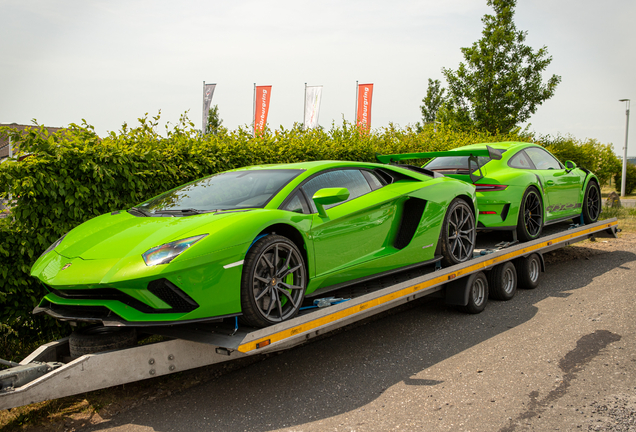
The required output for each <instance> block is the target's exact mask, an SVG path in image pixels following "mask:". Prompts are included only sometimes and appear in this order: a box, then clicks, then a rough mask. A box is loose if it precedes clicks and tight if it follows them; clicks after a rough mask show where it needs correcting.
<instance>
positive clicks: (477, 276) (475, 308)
mask: <svg viewBox="0 0 636 432" xmlns="http://www.w3.org/2000/svg"><path fill="white" fill-rule="evenodd" d="M466 289H467V290H468V304H467V305H466V306H460V307H459V310H461V311H462V312H465V313H469V314H478V313H480V312H482V311H483V310H484V309H485V308H486V303H488V279H487V278H486V275H485V274H484V272H479V273H474V274H472V275H470V276H469V277H467V278H466Z"/></svg>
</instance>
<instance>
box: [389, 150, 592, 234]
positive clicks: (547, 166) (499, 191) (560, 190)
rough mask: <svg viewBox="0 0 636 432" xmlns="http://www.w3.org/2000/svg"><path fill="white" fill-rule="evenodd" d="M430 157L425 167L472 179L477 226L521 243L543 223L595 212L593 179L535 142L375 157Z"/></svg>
mask: <svg viewBox="0 0 636 432" xmlns="http://www.w3.org/2000/svg"><path fill="white" fill-rule="evenodd" d="M431 157H432V158H433V159H432V160H430V161H429V162H428V163H427V164H426V165H425V168H426V169H429V170H431V171H433V172H436V173H441V174H443V175H445V176H448V177H453V178H457V179H460V180H464V181H467V182H472V183H474V185H475V187H476V191H477V202H478V207H479V222H478V226H477V229H478V230H510V231H512V232H513V234H514V236H515V238H518V239H519V240H521V241H529V240H533V239H535V238H537V237H539V235H541V230H542V229H543V227H544V226H545V225H549V224H553V223H556V222H560V221H563V220H569V219H573V220H574V222H575V223H580V224H581V225H582V224H588V223H592V222H596V220H597V219H598V217H599V215H600V212H601V191H600V187H599V181H598V179H597V178H596V176H595V175H594V174H592V173H591V172H590V171H588V170H586V169H583V168H578V167H577V166H576V164H575V163H574V162H572V161H566V163H565V166H563V164H561V162H559V161H558V160H557V159H556V158H555V157H554V156H553V155H552V154H550V152H548V151H547V150H545V149H544V148H543V147H541V146H539V145H537V144H530V143H523V142H503V143H494V144H473V145H469V146H465V147H459V148H456V149H454V150H450V151H445V152H429V153H414V154H408V155H387V156H380V157H379V159H380V160H381V161H384V162H391V161H393V162H395V161H399V160H406V159H419V158H431Z"/></svg>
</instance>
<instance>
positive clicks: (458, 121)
mask: <svg viewBox="0 0 636 432" xmlns="http://www.w3.org/2000/svg"><path fill="white" fill-rule="evenodd" d="M488 5H489V6H492V7H493V9H494V11H495V15H488V14H487V15H484V17H483V18H482V22H483V23H484V29H483V31H482V35H483V36H482V38H481V39H479V40H478V41H477V42H475V43H473V45H472V46H471V47H468V48H462V49H461V51H462V53H463V54H464V59H465V63H464V62H461V63H460V64H459V67H458V68H457V70H456V71H454V70H452V69H447V68H443V69H442V72H443V73H444V77H445V78H446V81H447V82H448V101H447V102H446V103H445V104H444V105H443V106H442V107H441V108H440V112H439V113H438V115H439V116H440V118H438V120H440V121H444V122H447V123H450V124H451V125H456V126H459V127H462V128H466V127H470V128H476V129H478V130H482V131H487V132H490V133H493V134H494V133H497V132H501V133H508V132H510V131H511V130H513V129H514V128H515V127H517V125H518V124H519V123H522V122H524V121H526V120H528V119H529V118H530V116H531V115H532V114H534V113H535V112H536V110H537V108H538V106H539V105H541V104H542V103H543V102H544V101H545V100H547V99H549V98H551V97H552V96H553V95H554V92H555V90H556V87H557V85H558V84H559V83H560V82H561V77H560V76H558V75H552V76H551V77H550V78H549V79H548V81H547V82H545V83H544V82H543V80H542V73H543V72H544V71H545V69H546V68H547V67H548V65H549V64H550V62H551V61H552V57H551V56H549V55H548V51H547V47H545V46H543V47H542V48H540V49H539V50H537V51H534V50H533V49H532V47H529V46H527V45H525V44H524V42H525V40H526V36H527V32H525V31H521V30H517V27H516V26H515V23H514V21H513V17H514V8H515V6H516V0H488Z"/></svg>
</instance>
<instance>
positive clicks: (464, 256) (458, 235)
mask: <svg viewBox="0 0 636 432" xmlns="http://www.w3.org/2000/svg"><path fill="white" fill-rule="evenodd" d="M475 236H476V234H475V215H474V214H473V210H472V209H471V208H470V206H469V205H468V204H466V201H464V200H463V199H461V198H455V199H454V200H453V201H452V202H451V203H450V205H449V206H448V210H446V216H444V223H443V225H442V232H441V234H440V242H441V251H442V256H443V258H442V264H443V265H444V266H452V265H455V264H459V263H463V262H465V261H468V260H469V259H471V258H472V257H473V249H474V248H475Z"/></svg>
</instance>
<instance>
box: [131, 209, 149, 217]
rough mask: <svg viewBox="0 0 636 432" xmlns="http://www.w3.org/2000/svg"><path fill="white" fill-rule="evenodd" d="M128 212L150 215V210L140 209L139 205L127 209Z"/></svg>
mask: <svg viewBox="0 0 636 432" xmlns="http://www.w3.org/2000/svg"><path fill="white" fill-rule="evenodd" d="M128 213H134V214H136V215H139V216H144V217H150V212H148V210H143V209H140V208H139V207H133V208H131V209H130V210H128Z"/></svg>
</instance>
